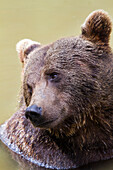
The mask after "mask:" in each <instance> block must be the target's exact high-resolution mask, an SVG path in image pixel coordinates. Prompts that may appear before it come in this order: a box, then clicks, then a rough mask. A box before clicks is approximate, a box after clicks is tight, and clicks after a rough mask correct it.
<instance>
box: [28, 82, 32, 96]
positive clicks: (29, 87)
mask: <svg viewBox="0 0 113 170" xmlns="http://www.w3.org/2000/svg"><path fill="white" fill-rule="evenodd" d="M27 88H28V93H29V94H30V95H31V96H32V92H33V90H32V87H31V86H30V85H29V84H27Z"/></svg>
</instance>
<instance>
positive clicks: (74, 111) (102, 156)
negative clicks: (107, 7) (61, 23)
mask: <svg viewBox="0 0 113 170" xmlns="http://www.w3.org/2000/svg"><path fill="white" fill-rule="evenodd" d="M111 29H112V22H111V19H110V17H109V15H108V14H107V13H106V12H105V11H103V10H97V11H94V12H93V13H91V14H90V15H89V16H88V18H87V19H86V20H85V22H84V24H83V25H82V33H81V35H80V36H78V37H68V38H62V39H60V40H57V41H56V42H54V43H51V44H49V45H45V46H44V45H41V44H39V43H37V42H34V41H31V40H28V39H25V40H22V41H20V42H19V43H18V44H17V52H18V55H19V57H20V60H21V62H22V64H23V68H22V88H21V100H20V108H19V110H18V111H17V113H16V114H14V115H13V116H12V117H11V118H10V119H9V120H8V121H7V122H6V123H5V124H3V125H1V128H0V139H1V140H2V141H3V142H4V143H5V144H6V145H7V146H8V147H9V148H10V149H11V150H13V151H14V152H16V153H18V154H21V155H23V156H24V158H26V159H27V160H30V161H32V162H33V163H35V164H38V165H39V166H44V167H46V168H53V169H69V168H76V167H79V166H82V165H85V164H88V163H90V162H95V161H100V160H106V159H110V158H112V157H113V53H112V50H111V48H110V46H109V39H110V33H111Z"/></svg>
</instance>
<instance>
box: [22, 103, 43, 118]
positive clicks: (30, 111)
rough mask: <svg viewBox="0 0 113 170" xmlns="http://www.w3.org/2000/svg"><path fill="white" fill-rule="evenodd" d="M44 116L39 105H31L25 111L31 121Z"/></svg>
mask: <svg viewBox="0 0 113 170" xmlns="http://www.w3.org/2000/svg"><path fill="white" fill-rule="evenodd" d="M41 115H42V108H41V107H38V106H37V105H35V104H34V105H31V106H29V107H28V108H27V109H26V111H25V116H26V118H27V119H28V118H29V119H30V120H31V121H32V120H34V119H36V118H39V117H40V116H41Z"/></svg>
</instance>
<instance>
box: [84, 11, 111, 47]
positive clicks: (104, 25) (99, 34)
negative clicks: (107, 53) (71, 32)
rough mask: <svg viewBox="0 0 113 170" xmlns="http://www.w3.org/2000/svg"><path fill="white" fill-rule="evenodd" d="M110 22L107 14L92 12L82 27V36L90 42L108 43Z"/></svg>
mask: <svg viewBox="0 0 113 170" xmlns="http://www.w3.org/2000/svg"><path fill="white" fill-rule="evenodd" d="M111 30H112V22H111V19H110V17H109V15H108V13H107V12H105V11H104V10H97V11H94V12H92V13H91V14H90V15H89V16H88V17H87V18H86V20H85V22H84V24H83V25H82V35H83V36H84V37H86V38H87V39H88V40H90V41H92V42H95V43H96V42H102V43H106V44H108V43H109V38H110V33H111Z"/></svg>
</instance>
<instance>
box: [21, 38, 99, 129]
mask: <svg viewBox="0 0 113 170" xmlns="http://www.w3.org/2000/svg"><path fill="white" fill-rule="evenodd" d="M80 44H81V45H80ZM65 46H68V49H67V48H65ZM73 46H74V47H75V48H73ZM89 46H90V50H89ZM92 46H93V44H92V43H89V42H87V41H84V40H82V39H80V38H70V39H62V40H60V41H57V42H55V43H54V44H52V45H50V46H49V48H48V49H45V47H42V48H41V49H37V50H36V49H35V52H34V53H33V52H32V53H31V54H29V55H31V56H29V60H28V61H27V63H26V65H25V68H24V78H23V94H24V98H25V103H26V106H27V107H28V108H27V110H26V117H27V118H29V119H30V121H31V122H32V124H33V125H34V126H36V127H41V128H55V129H58V130H59V129H60V130H61V129H65V126H66V124H69V125H68V127H69V129H70V126H73V127H74V128H75V129H76V128H77V127H78V126H82V125H83V124H84V122H85V120H84V119H85V118H84V113H85V112H86V113H88V112H89V110H90V109H92V108H91V106H92V103H93V102H94V101H96V100H97V99H99V94H98V95H97V93H98V86H99V85H98V83H97V82H96V81H95V80H96V78H97V77H96V73H97V72H98V69H99V66H98V65H95V63H94V60H95V57H96V55H97V52H95V49H94V46H93V47H92ZM57 49H58V51H57ZM87 49H88V52H87V53H88V54H87V55H86V50H87ZM92 49H93V57H92ZM80 51H82V52H80ZM43 60H44V62H43ZM86 80H87V81H86ZM89 100H90V103H89V102H88V101H89ZM34 105H35V106H37V108H41V109H42V112H41V115H40V116H39V114H35V113H32V111H31V113H30V110H28V109H31V110H32V106H34ZM87 108H88V110H87ZM36 110H38V109H36ZM33 112H34V111H33ZM67 120H68V122H69V123H68V122H67ZM69 120H70V121H69ZM79 120H80V121H79ZM83 120H84V121H83ZM75 122H78V124H77V123H75ZM62 131H63V130H62Z"/></svg>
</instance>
